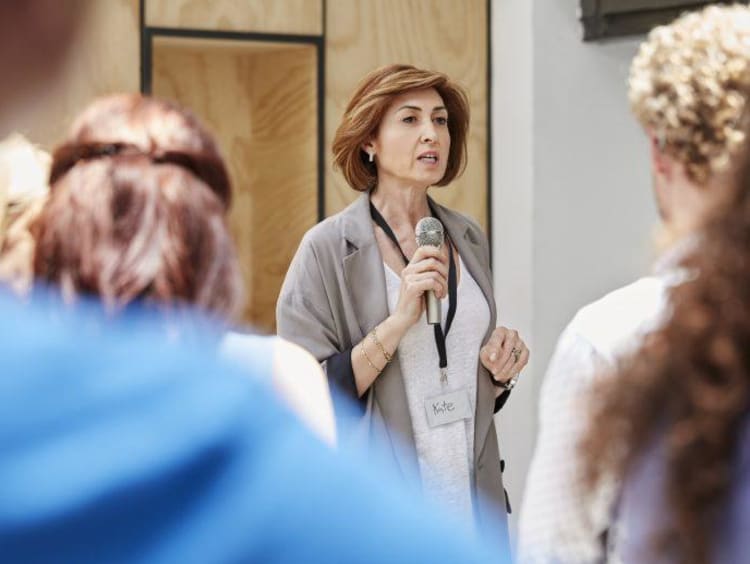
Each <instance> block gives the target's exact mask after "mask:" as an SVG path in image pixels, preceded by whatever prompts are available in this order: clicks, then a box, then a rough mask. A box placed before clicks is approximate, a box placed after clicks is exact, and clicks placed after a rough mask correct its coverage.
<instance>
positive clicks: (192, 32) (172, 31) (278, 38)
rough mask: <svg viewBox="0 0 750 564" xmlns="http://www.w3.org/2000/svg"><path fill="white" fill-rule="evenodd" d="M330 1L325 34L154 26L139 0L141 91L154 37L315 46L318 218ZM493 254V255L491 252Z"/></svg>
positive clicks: (146, 86)
mask: <svg viewBox="0 0 750 564" xmlns="http://www.w3.org/2000/svg"><path fill="white" fill-rule="evenodd" d="M584 1H585V0H584ZM327 4H328V3H327V1H326V0H322V8H323V9H322V11H323V13H322V18H323V21H322V34H321V35H295V34H279V33H254V32H234V31H214V30H206V29H186V28H168V27H151V26H148V25H146V15H145V12H146V10H145V0H140V1H139V10H140V15H139V20H140V34H141V83H140V88H141V92H142V93H144V94H150V93H151V86H152V84H151V81H152V73H153V68H152V62H153V42H154V38H155V37H185V38H194V39H224V40H227V39H228V40H233V41H263V42H268V43H294V44H302V45H313V46H314V47H315V49H316V55H317V63H318V64H317V75H318V76H317V106H318V111H317V119H318V131H317V133H318V139H317V141H318V155H317V167H318V221H322V220H323V219H325V215H326V209H325V204H326V202H325V177H326V175H325V131H326V122H325V74H326V63H325V40H326V31H327V29H326V21H327V10H328V6H327ZM491 5H492V1H491V0H487V78H486V79H487V179H486V182H487V202H486V207H487V238H488V240H489V244H490V249H491V248H492V17H491V15H492V13H491ZM490 257H492V254H491V253H490Z"/></svg>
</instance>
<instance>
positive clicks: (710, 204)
mask: <svg viewBox="0 0 750 564" xmlns="http://www.w3.org/2000/svg"><path fill="white" fill-rule="evenodd" d="M749 93H750V9H749V8H747V7H746V6H739V5H735V6H724V7H716V6H714V7H709V8H706V9H704V10H703V11H700V12H696V13H690V14H686V15H684V16H683V17H681V18H679V19H678V20H676V21H675V22H673V23H672V24H671V25H667V26H661V27H658V28H656V29H654V30H653V31H652V32H651V33H650V35H649V37H648V39H647V40H646V41H645V42H644V43H643V44H642V45H641V47H640V50H639V52H638V54H637V56H636V57H635V59H634V61H633V63H632V66H631V72H630V79H629V99H630V104H631V107H632V109H633V112H634V114H635V116H636V117H637V119H638V121H639V122H640V124H641V125H642V127H643V128H644V130H645V132H646V134H647V135H648V137H649V139H650V141H651V169H652V174H653V180H654V182H653V183H654V192H655V198H656V201H657V205H658V208H659V213H660V216H661V219H662V229H661V231H662V235H663V236H662V237H661V239H662V244H663V245H664V249H663V252H662V254H661V256H660V258H659V260H658V261H657V263H656V265H655V267H654V270H653V273H652V274H651V275H650V276H647V277H644V278H642V279H640V280H638V281H637V282H635V283H633V284H630V285H628V286H626V287H624V288H620V289H618V290H616V291H614V292H612V293H610V294H608V295H606V296H605V297H603V298H602V299H600V300H598V301H596V302H594V303H592V304H590V305H588V306H586V307H584V308H583V309H581V310H580V311H579V312H578V313H577V314H576V316H575V317H574V319H573V320H572V321H571V323H570V324H569V325H568V327H567V328H566V329H565V331H564V332H563V334H562V336H561V337H560V340H559V342H558V344H557V348H556V351H555V353H554V355H553V357H552V360H551V362H550V365H549V367H548V370H547V374H546V376H545V380H544V383H543V386H542V392H541V403H540V408H539V409H540V415H539V427H540V431H539V436H538V441H537V446H536V450H535V453H534V457H533V460H532V464H531V469H530V473H529V477H528V481H527V486H526V492H525V496H524V501H523V506H522V509H521V520H520V539H519V545H520V548H519V551H520V560H521V561H522V562H576V563H580V562H600V561H602V559H603V558H604V556H605V552H606V547H607V545H608V544H609V541H608V535H609V534H610V526H611V523H612V520H613V510H614V507H615V505H616V504H615V500H616V498H617V495H618V493H619V481H617V480H616V479H609V478H611V476H609V474H608V473H603V474H602V479H601V480H597V482H596V483H597V487H596V488H595V489H594V490H593V491H589V492H587V486H586V483H584V480H583V479H582V478H583V476H582V468H581V460H580V458H579V457H578V456H577V455H576V452H577V451H576V449H577V446H578V444H579V443H580V440H581V439H582V437H583V435H584V434H585V430H586V427H587V424H588V418H587V415H586V414H587V413H588V408H589V405H588V404H587V403H586V402H587V400H588V398H589V392H590V391H591V388H592V386H593V385H594V383H595V382H597V381H599V380H607V379H608V378H607V375H610V374H612V373H614V372H616V371H617V367H618V365H619V363H620V361H621V360H622V359H623V358H627V356H628V355H629V354H632V353H633V352H634V351H637V350H638V349H639V347H641V346H642V344H643V340H644V337H645V336H646V335H647V334H649V333H650V332H651V331H653V330H655V329H657V328H659V327H660V326H661V325H662V324H663V323H664V321H665V319H666V316H667V302H668V295H669V291H670V289H671V288H673V287H675V286H679V285H680V284H681V283H682V282H684V281H685V280H686V279H689V278H690V276H691V275H692V273H689V272H687V271H686V270H685V269H684V268H682V267H681V260H682V259H683V258H684V257H685V256H686V255H689V254H690V253H691V252H693V250H694V249H696V248H699V249H701V252H703V250H704V241H703V236H702V235H701V233H702V231H703V228H704V226H705V225H706V222H707V221H708V220H709V218H711V217H714V216H713V214H714V213H715V211H716V210H717V209H722V210H724V209H726V208H725V207H724V206H725V204H726V202H727V200H728V198H730V197H731V189H730V187H731V185H732V184H733V181H732V178H733V177H732V171H733V169H734V167H735V165H736V163H737V159H738V154H740V152H741V151H740V150H741V148H742V147H743V145H744V139H745V130H744V126H743V119H742V118H743V115H744V110H745V106H746V100H747V97H748V95H749ZM706 250H707V249H706ZM707 343H708V341H704V342H699V341H695V342H693V344H692V346H693V347H695V348H696V350H695V351H694V352H695V354H699V349H700V350H705V347H706V346H707ZM679 350H682V347H681V348H680V349H679ZM630 385H631V384H623V383H622V382H621V381H620V380H619V379H614V380H613V381H612V383H611V386H612V387H613V388H616V389H619V390H622V391H623V393H626V391H625V388H627V387H628V386H630ZM675 386H678V384H677V383H675ZM634 401H635V402H636V403H637V402H638V400H637V399H634ZM607 405H608V406H609V407H610V408H612V407H613V406H612V403H611V402H610V403H609V404H607ZM644 409H646V407H644ZM630 414H631V415H633V416H634V417H640V414H638V413H637V412H636V410H633V411H632V412H631V413H630ZM644 424H645V423H644ZM603 425H604V423H603V422H602V421H599V424H598V425H597V428H598V429H600V430H601V433H602V435H603V436H604V435H606V434H607V430H606V429H605V428H604V427H603ZM612 434H613V438H614V435H615V434H616V433H615V432H614V431H613V432H612ZM633 444H635V443H633ZM607 448H610V449H614V450H616V451H617V452H620V450H619V445H616V444H614V443H612V442H611V441H610V442H608V443H607V444H606V445H604V444H603V443H601V442H600V443H599V448H598V450H596V455H592V456H603V455H604V453H605V451H606V450H607ZM623 452H627V450H625V451H623ZM694 454H696V456H697V453H695V452H694ZM699 461H700V457H698V458H696V459H695V460H694V461H693V462H696V463H699ZM615 477H616V476H615ZM584 494H585V495H584ZM634 561H641V562H643V561H647V560H634Z"/></svg>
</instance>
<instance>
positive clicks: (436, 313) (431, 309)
mask: <svg viewBox="0 0 750 564" xmlns="http://www.w3.org/2000/svg"><path fill="white" fill-rule="evenodd" d="M441 317H442V315H441V312H440V300H438V299H437V296H436V295H435V291H434V290H427V323H429V324H430V325H437V324H438V323H440V318H441Z"/></svg>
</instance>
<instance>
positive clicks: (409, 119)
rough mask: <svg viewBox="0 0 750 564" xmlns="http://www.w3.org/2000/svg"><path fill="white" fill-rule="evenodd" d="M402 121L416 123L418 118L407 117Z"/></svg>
mask: <svg viewBox="0 0 750 564" xmlns="http://www.w3.org/2000/svg"><path fill="white" fill-rule="evenodd" d="M401 121H403V122H404V123H414V122H415V121H417V118H415V117H414V116H406V117H405V118H404V119H402V120H401Z"/></svg>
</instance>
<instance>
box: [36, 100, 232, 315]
mask: <svg viewBox="0 0 750 564" xmlns="http://www.w3.org/2000/svg"><path fill="white" fill-rule="evenodd" d="M230 194H231V190H230V183H229V177H228V174H227V170H226V167H225V165H224V161H223V159H222V158H221V156H220V154H219V151H218V149H217V146H216V143H215V142H214V140H213V138H212V136H211V135H210V134H209V133H208V131H207V130H206V129H205V128H204V127H203V126H202V125H201V124H200V123H199V122H198V121H197V120H196V118H195V117H193V116H192V115H191V114H190V113H188V112H186V111H184V110H182V109H180V108H178V107H176V106H175V105H173V104H171V103H168V102H165V101H161V100H157V99H153V98H148V97H142V96H140V95H116V96H110V97H106V98H102V99H99V100H97V101H95V102H94V103H92V104H91V105H90V106H89V107H88V108H87V109H86V110H85V111H84V112H83V113H82V114H81V116H80V117H79V118H78V119H77V120H76V121H75V123H74V125H73V128H72V131H71V134H70V135H69V137H68V139H67V141H65V142H64V143H63V144H62V145H61V146H59V147H58V148H57V149H56V150H55V152H54V156H53V162H52V167H51V172H50V197H49V200H48V202H47V203H46V205H45V207H44V209H43V210H42V213H41V214H40V216H39V218H38V220H37V221H36V223H35V225H34V233H35V236H36V239H37V248H36V253H35V256H34V273H35V275H36V277H37V279H39V280H41V281H44V282H48V283H53V284H56V285H59V286H60V287H61V289H62V292H63V295H64V296H65V297H66V298H68V299H70V298H73V297H74V296H76V295H78V294H90V295H95V296H99V297H100V298H101V299H102V300H103V301H104V303H105V304H106V305H107V306H108V307H110V308H112V309H119V308H122V307H124V306H126V305H127V304H129V303H131V302H133V301H134V300H146V301H149V302H156V303H160V304H167V305H170V306H179V305H188V304H189V305H196V306H198V307H199V308H201V309H203V310H206V311H210V312H213V313H216V314H219V315H221V316H224V317H228V318H231V317H232V316H234V315H235V314H236V313H237V312H238V309H239V306H240V305H241V294H242V290H241V288H242V282H241V278H240V274H239V267H238V262H237V259H236V256H235V252H234V247H233V244H232V241H231V237H230V234H229V232H228V229H227V225H226V218H225V215H226V211H227V207H228V205H229V200H230Z"/></svg>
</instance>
